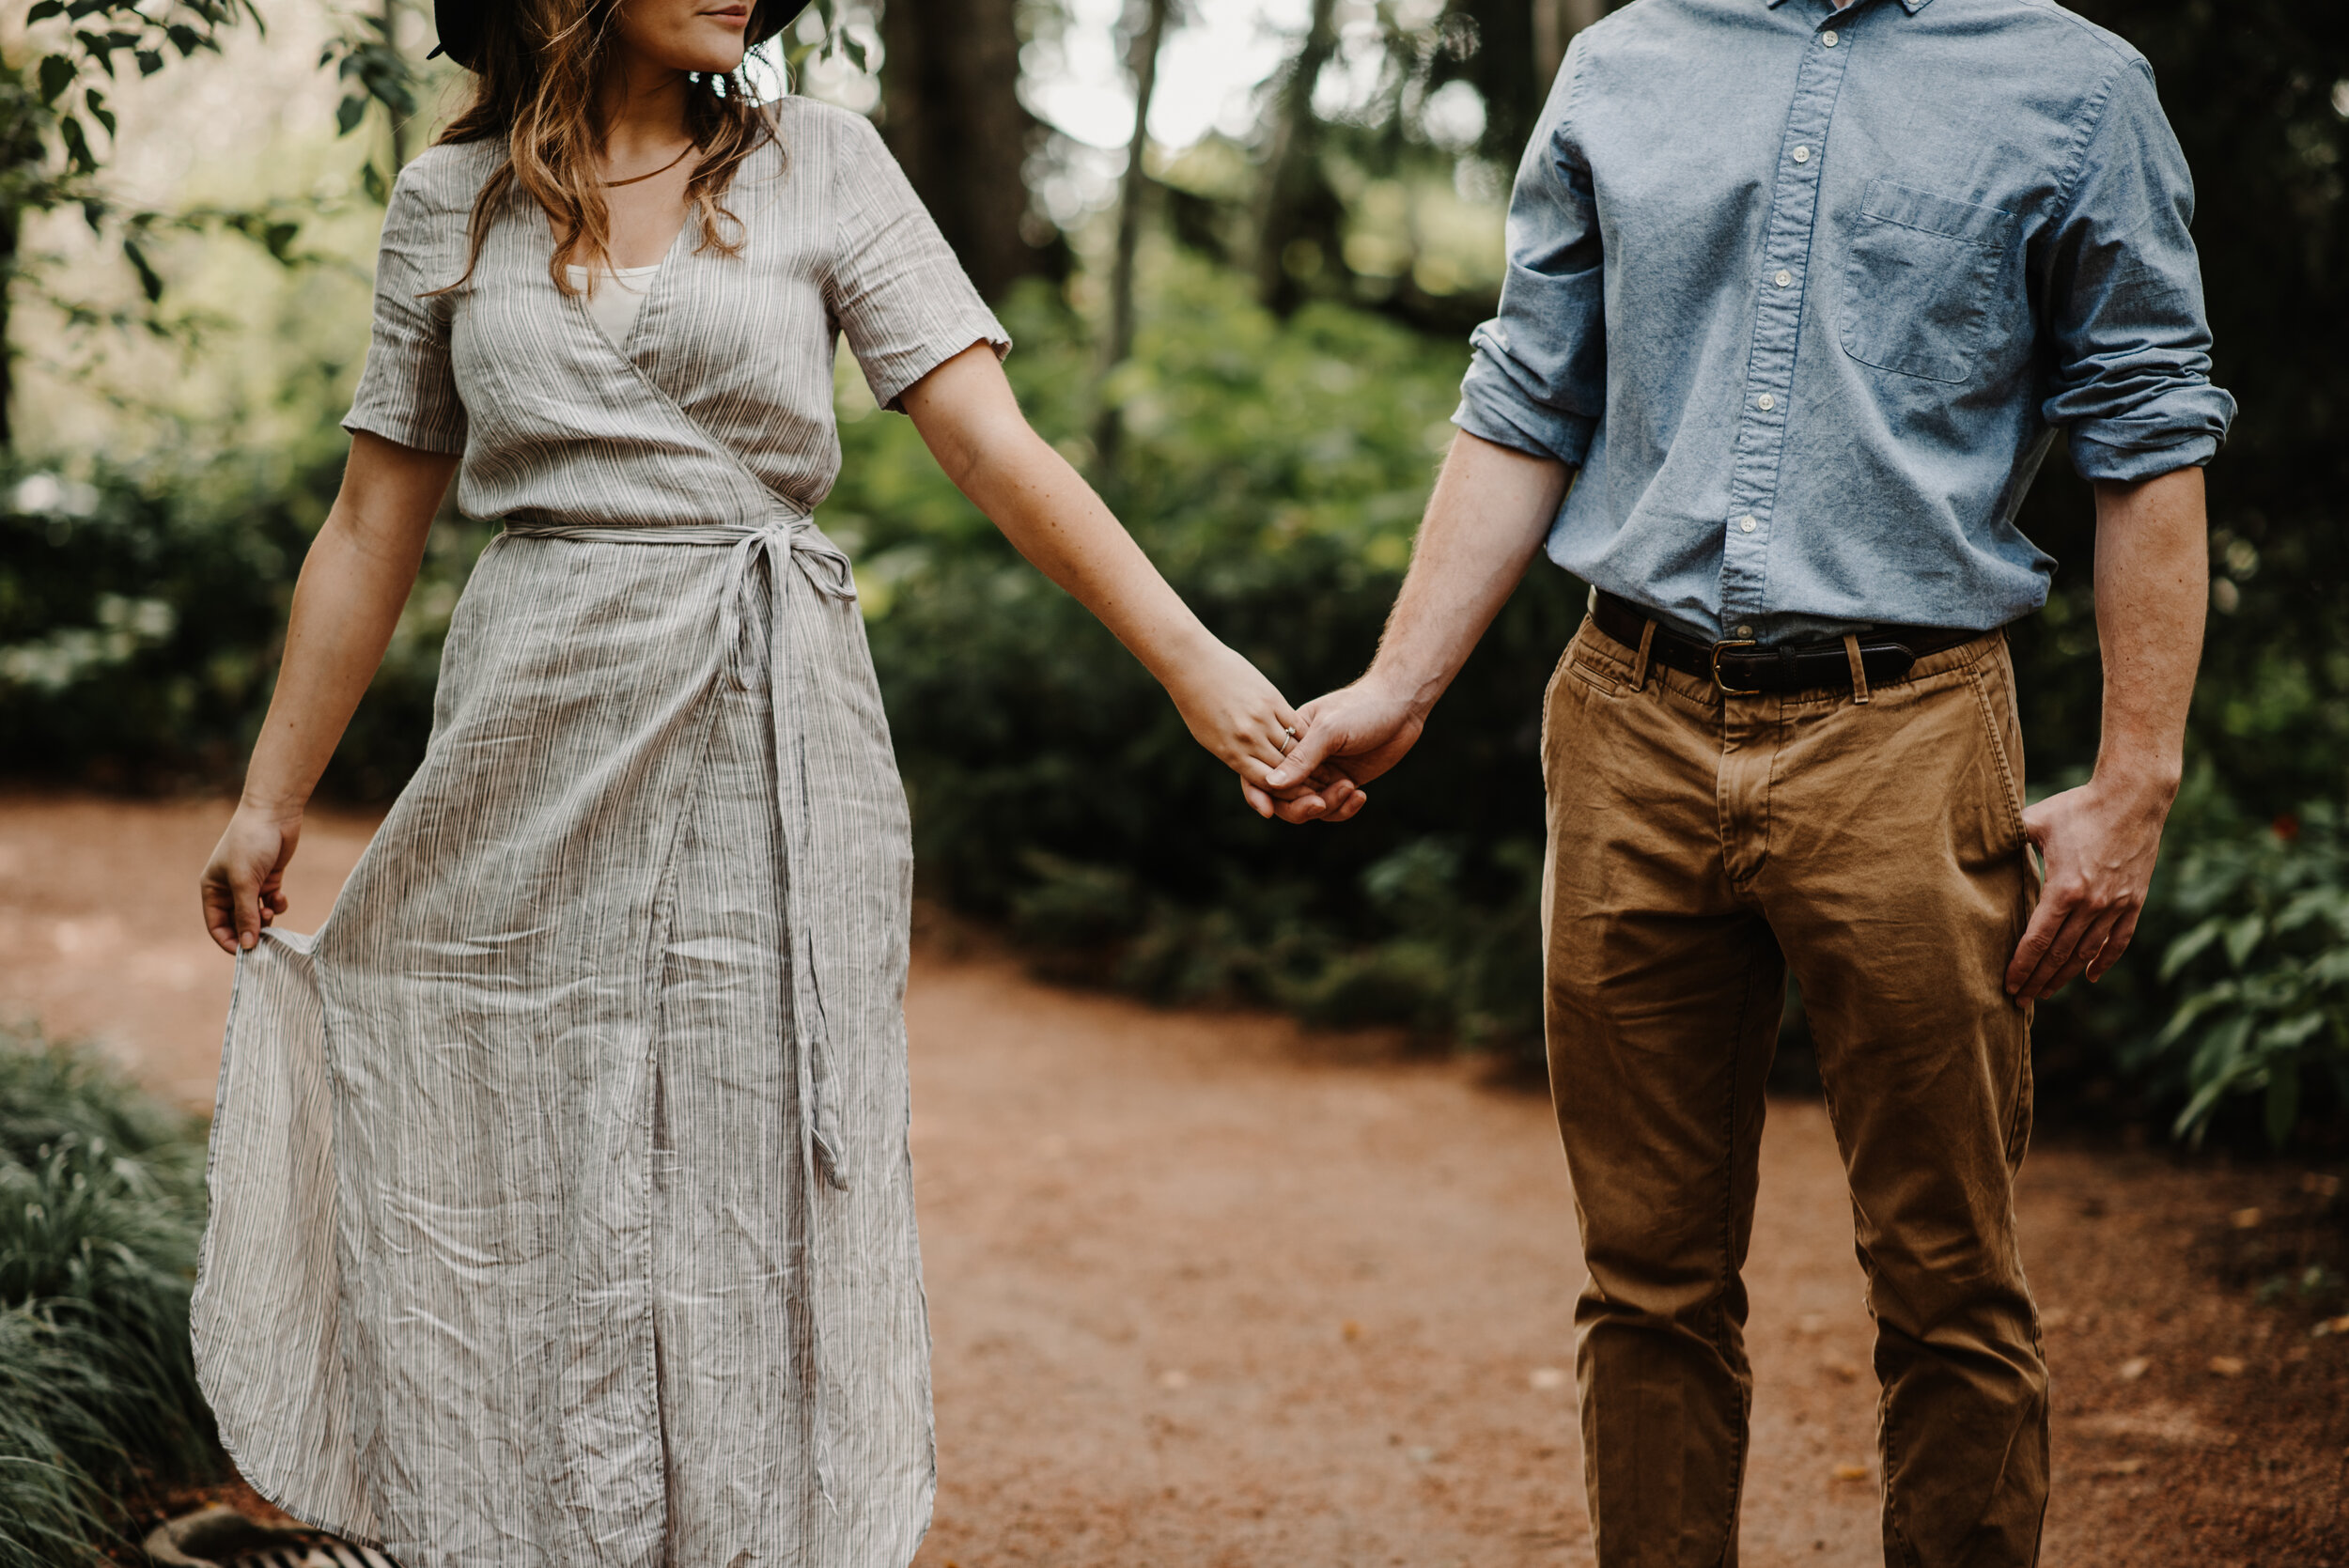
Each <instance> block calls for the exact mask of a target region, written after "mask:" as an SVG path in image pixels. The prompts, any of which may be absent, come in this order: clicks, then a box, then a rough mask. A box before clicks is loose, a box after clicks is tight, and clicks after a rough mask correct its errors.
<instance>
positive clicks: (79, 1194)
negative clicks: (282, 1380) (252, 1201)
mask: <svg viewBox="0 0 2349 1568" xmlns="http://www.w3.org/2000/svg"><path fill="white" fill-rule="evenodd" d="M204 1206H205V1205H204V1145H203V1141H202V1137H201V1127H200V1125H199V1124H196V1123H195V1122H194V1121H193V1120H191V1119H190V1118H187V1117H184V1116H180V1115H177V1114H175V1113H173V1112H172V1111H170V1110H168V1109H167V1108H165V1107H163V1106H162V1105H160V1104H158V1103H157V1102H155V1101H154V1100H152V1099H151V1098H149V1097H148V1096H147V1095H145V1094H142V1093H141V1092H140V1091H138V1090H137V1089H135V1088H133V1087H132V1086H131V1085H130V1084H128V1083H127V1082H125V1081H123V1080H122V1079H120V1078H119V1077H118V1076H117V1075H116V1074H114V1073H113V1072H112V1071H111V1070H109V1069H107V1068H105V1067H104V1066H102V1065H101V1063H98V1062H97V1061H96V1059H94V1058H92V1057H90V1056H88V1055H86V1054H85V1053H81V1052H75V1051H70V1050H67V1049H63V1048H58V1047H54V1046H47V1045H44V1044H42V1043H41V1042H39V1041H38V1040H36V1039H32V1038H29V1037H26V1036H23V1035H17V1034H0V1568H55V1565H57V1564H61V1563H69V1562H96V1561H101V1560H102V1558H101V1544H102V1543H106V1542H108V1541H110V1540H112V1539H113V1538H114V1537H115V1535H116V1533H117V1530H118V1529H119V1528H120V1526H121V1525H122V1524H123V1523H124V1522H125V1521H124V1519H123V1517H122V1515H121V1514H120V1512H119V1506H118V1505H119V1503H120V1501H121V1499H122V1498H123V1497H124V1496H125V1494H126V1492H127V1491H128V1490H130V1489H131V1488H132V1486H133V1485H135V1484H138V1483H142V1482H152V1481H156V1480H166V1479H171V1478H181V1477H191V1476H197V1475H202V1474H206V1473H209V1471H210V1468H211V1467H212V1465H213V1463H214V1453H215V1449H214V1436H213V1430H212V1423H211V1416H210V1411H209V1410H208V1409H207V1407H206V1405H205V1404H204V1400H203V1398H202V1395H201V1394H200V1393H199V1392H198V1390H197V1389H196V1384H195V1368H194V1358H193V1353H192V1351H191V1349H190V1346H189V1342H188V1299H189V1295H190V1292H191V1290H192V1289H193V1286H194V1275H195V1260H196V1248H197V1245H198V1242H199V1240H200V1239H201V1236H202V1234H203V1223H204Z"/></svg>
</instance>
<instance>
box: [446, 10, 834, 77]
mask: <svg viewBox="0 0 2349 1568" xmlns="http://www.w3.org/2000/svg"><path fill="white" fill-rule="evenodd" d="M498 3H499V0H432V26H433V30H434V31H435V32H437V33H439V34H440V42H439V43H438V44H436V45H435V46H434V48H433V50H432V54H445V55H447V56H448V57H449V58H450V59H452V60H455V61H456V62H457V63H458V64H459V65H460V66H463V67H464V68H465V69H466V70H478V69H479V66H478V63H477V62H478V61H479V59H480V57H481V13H482V11H483V10H484V9H485V8H487V7H489V6H493V5H496V4H498ZM807 5H808V0H759V4H757V5H756V6H754V8H752V10H751V22H750V26H749V27H748V28H746V29H745V30H744V33H743V44H742V47H743V48H744V49H745V50H746V51H747V50H752V49H756V48H757V47H758V46H759V45H760V44H762V43H765V42H766V41H767V40H768V39H771V38H773V37H774V36H775V35H776V34H777V33H780V32H782V31H783V30H784V29H785V28H786V27H788V26H790V25H791V23H794V22H796V21H798V20H799V16H800V13H801V11H803V10H805V9H807ZM430 57H431V55H427V56H426V58H427V59H429V58H430Z"/></svg>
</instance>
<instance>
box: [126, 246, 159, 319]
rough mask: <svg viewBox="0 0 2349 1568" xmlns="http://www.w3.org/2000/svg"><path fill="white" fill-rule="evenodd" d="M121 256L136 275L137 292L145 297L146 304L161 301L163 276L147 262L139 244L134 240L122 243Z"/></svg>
mask: <svg viewBox="0 0 2349 1568" xmlns="http://www.w3.org/2000/svg"><path fill="white" fill-rule="evenodd" d="M122 254H123V256H125V257H126V258H127V259H128V260H129V261H130V263H131V266H132V270H133V271H135V272H137V273H138V275H139V291H140V292H141V293H143V294H145V295H146V296H147V303H148V304H153V303H155V302H156V301H158V300H160V299H162V298H163V274H162V273H161V272H157V271H155V269H154V267H153V266H152V265H151V264H150V263H149V262H148V259H147V252H146V251H144V250H142V249H141V248H140V247H139V242H138V241H136V240H125V241H123V242H122Z"/></svg>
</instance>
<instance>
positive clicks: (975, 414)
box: [904, 343, 1303, 816]
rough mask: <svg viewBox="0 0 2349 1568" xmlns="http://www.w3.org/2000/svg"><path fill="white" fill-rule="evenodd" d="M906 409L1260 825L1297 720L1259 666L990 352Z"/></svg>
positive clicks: (914, 396)
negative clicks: (1146, 681)
mask: <svg viewBox="0 0 2349 1568" xmlns="http://www.w3.org/2000/svg"><path fill="white" fill-rule="evenodd" d="M904 405H905V411H906V412H907V413H908V414H910V416H911V417H912V419H913V423H914V425H915V427H917V428H919V429H920V430H921V432H922V439H923V440H924V441H925V442H928V443H929V448H930V453H931V455H932V456H933V457H935V458H937V459H938V461H939V466H940V467H941V468H943V469H944V470H945V471H946V475H947V477H948V478H950V479H952V480H954V482H955V483H956V485H957V486H958V487H959V488H960V489H961V490H962V493H963V494H965V495H967V496H969V497H970V498H971V500H972V503H973V504H974V505H976V506H977V507H978V508H979V510H980V511H982V512H985V513H986V514H987V515H988V519H989V520H992V521H993V522H994V524H995V526H996V527H998V528H1000V529H1002V530H1003V535H1004V536H1005V537H1006V538H1008V539H1010V540H1011V542H1012V544H1013V545H1014V547H1016V548H1017V549H1018V550H1019V553H1020V554H1022V555H1024V556H1026V557H1027V558H1028V559H1029V560H1030V561H1031V562H1033V563H1034V565H1035V567H1036V568H1037V569H1038V570H1039V571H1041V572H1043V573H1044V575H1045V576H1047V577H1049V578H1050V579H1051V580H1052V581H1053V582H1057V583H1059V584H1060V585H1061V586H1062V587H1063V588H1066V589H1067V590H1068V592H1069V593H1070V594H1071V595H1073V596H1074V597H1075V598H1076V599H1077V600H1078V602H1079V603H1081V604H1082V605H1083V606H1084V607H1085V608H1086V609H1087V610H1090V611H1092V612H1093V613H1094V614H1095V615H1097V616H1098V617H1099V618H1100V621H1101V624H1102V625H1103V626H1106V627H1108V628H1109V629H1110V630H1111V631H1112V633H1114V634H1115V635H1116V637H1117V640H1118V641H1119V642H1121V643H1123V644H1126V646H1127V648H1128V650H1129V651H1130V652H1131V653H1132V654H1133V656H1134V657H1135V658H1136V659H1139V660H1142V663H1143V668H1145V669H1147V670H1148V671H1149V672H1150V673H1151V674H1152V675H1155V676H1157V677H1158V681H1159V685H1161V686H1163V687H1165V688H1166V691H1167V695H1169V696H1171V697H1173V698H1174V699H1175V707H1176V708H1177V709H1178V710H1179V711H1180V712H1181V713H1182V716H1183V722H1185V723H1186V724H1188V725H1190V733H1191V735H1192V737H1194V738H1195V739H1197V740H1198V742H1199V743H1200V744H1201V745H1202V746H1205V747H1206V749H1207V750H1208V751H1210V752H1212V753H1215V755H1216V756H1217V757H1218V758H1220V759H1221V761H1222V762H1223V763H1224V764H1225V766H1227V767H1229V768H1231V769H1232V770H1233V771H1234V772H1236V773H1237V774H1238V775H1239V778H1240V793H1241V794H1242V795H1243V796H1245V797H1246V798H1247V800H1248V803H1249V804H1250V805H1251V806H1252V807H1254V808H1255V810H1256V813H1257V815H1261V816H1269V815H1272V811H1273V797H1272V796H1271V795H1270V794H1268V792H1267V791H1266V790H1265V788H1264V780H1265V775H1266V774H1267V773H1268V772H1269V771H1270V770H1271V769H1272V768H1274V767H1275V766H1277V765H1278V764H1279V762H1280V760H1281V757H1282V754H1283V751H1284V750H1285V749H1286V747H1287V745H1288V743H1289V742H1288V738H1287V736H1286V735H1285V734H1284V733H1283V732H1284V731H1285V730H1286V729H1287V728H1288V727H1290V726H1293V725H1294V726H1297V727H1298V728H1299V729H1301V728H1302V727H1303V726H1301V725H1299V724H1298V721H1297V713H1296V710H1295V709H1293V708H1291V707H1290V706H1289V705H1288V704H1287V702H1285V701H1284V700H1283V698H1282V696H1281V694H1280V692H1279V691H1275V690H1274V689H1273V686H1272V683H1271V682H1270V681H1268V680H1267V679H1265V677H1264V675H1262V674H1261V673H1260V672H1259V671H1258V670H1257V669H1256V667H1255V666H1254V665H1253V664H1251V663H1250V662H1249V661H1248V660H1245V659H1243V658H1241V657H1240V656H1239V655H1238V654H1237V653H1235V652H1234V651H1233V650H1232V649H1230V648H1228V647H1226V646H1224V645H1223V644H1222V643H1221V642H1220V641H1218V640H1217V639H1216V637H1215V635H1214V634H1213V633H1212V632H1210V631H1208V630H1207V629H1206V627H1204V626H1202V625H1200V623H1199V617H1198V616H1196V615H1194V614H1192V613H1191V612H1190V606H1189V605H1187V604H1185V603H1184V602H1183V601H1182V598H1181V597H1180V596H1179V595H1177V594H1176V593H1175V590H1174V589H1173V588H1171V587H1169V586H1168V585H1167V582H1166V579H1164V578H1163V577H1160V576H1159V570H1158V568H1157V567H1154V566H1152V565H1151V564H1150V558H1149V557H1148V556H1146V555H1144V554H1143V552H1142V547H1141V546H1140V545H1137V544H1136V543H1134V541H1133V536H1131V535H1129V534H1128V533H1127V532H1126V530H1125V528H1124V527H1123V526H1122V525H1121V524H1120V523H1119V522H1118V520H1117V519H1116V518H1115V517H1114V516H1112V514H1111V512H1110V509H1109V507H1107V506H1106V505H1103V504H1102V502H1101V498H1100V497H1099V496H1097V495H1096V494H1094V493H1093V488H1092V487H1091V486H1090V485H1087V484H1086V483H1085V482H1084V480H1083V479H1082V478H1081V477H1080V476H1079V475H1078V474H1077V471H1076V470H1075V469H1073V468H1071V467H1069V466H1068V462H1067V459H1066V458H1063V457H1062V456H1061V455H1060V454H1059V453H1058V452H1055V451H1053V450H1052V448H1051V446H1050V444H1048V443H1047V442H1045V440H1044V439H1043V438H1042V437H1041V436H1039V435H1037V434H1036V433H1035V431H1034V429H1032V428H1030V427H1029V425H1028V421H1027V418H1026V416H1025V415H1023V414H1022V413H1020V411H1019V402H1018V400H1017V399H1016V398H1014V397H1013V396H1012V391H1011V383H1010V382H1008V381H1006V380H1004V379H1003V367H1002V365H999V364H997V363H996V359H995V355H994V353H993V351H992V350H991V349H988V346H987V345H986V344H983V343H981V344H973V345H972V347H971V348H969V349H965V350H964V351H963V352H961V353H959V354H957V355H956V356H955V357H954V358H953V359H950V360H948V361H946V363H945V364H943V365H940V366H939V367H938V368H937V369H935V370H933V371H931V372H930V373H929V374H928V375H927V376H925V377H923V378H922V380H919V381H916V382H915V383H914V384H913V385H912V387H910V389H909V390H908V391H907V392H906V395H905V397H904Z"/></svg>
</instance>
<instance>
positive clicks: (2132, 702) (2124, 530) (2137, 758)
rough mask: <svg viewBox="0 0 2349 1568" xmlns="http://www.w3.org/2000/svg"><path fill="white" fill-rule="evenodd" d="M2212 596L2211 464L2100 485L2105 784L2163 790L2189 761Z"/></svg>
mask: <svg viewBox="0 0 2349 1568" xmlns="http://www.w3.org/2000/svg"><path fill="white" fill-rule="evenodd" d="M2209 602H2210V530H2209V523H2208V520H2207V517H2206V514H2205V512H2204V509H2203V497H2202V471H2201V469H2199V468H2182V469H2179V470H2177V471H2175V472H2174V473H2170V474H2163V475H2162V476H2161V477H2160V478H2158V479H2148V480H2146V481H2145V482H2144V483H2142V484H2137V485H2118V484H2100V485H2098V486H2097V487H2096V642H2097V646H2098V648H2099V650H2100V652H2101V653H2102V655H2103V659H2104V667H2105V702H2104V732H2103V735H2102V737H2101V738H2100V740H2099V743H2098V747H2097V753H2096V779H2097V782H2098V783H2099V784H2105V785H2108V786H2112V787H2118V788H2122V789H2125V790H2128V791H2131V792H2132V793H2138V792H2143V793H2146V794H2149V795H2153V796H2156V797H2157V798H2158V799H2159V800H2160V801H2161V804H2162V806H2163V808H2164V809H2165V810H2166V809H2167V807H2168V804H2169V800H2170V797H2171V796H2173V795H2174V794H2175V793H2176V792H2177V786H2178V779H2179V775H2180V773H2181V772H2182V770H2183V769H2184V767H2185V744H2186V708H2187V706H2188V705H2189V704H2190V703H2191V702H2192V701H2193V697H2194V675H2195V671H2196V670H2197V668H2199V667H2200V665H2201V658H2202V622H2203V619H2204V616H2205V614H2206V612H2205V610H2204V609H2203V606H2205V605H2206V604H2208V603H2209Z"/></svg>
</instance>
